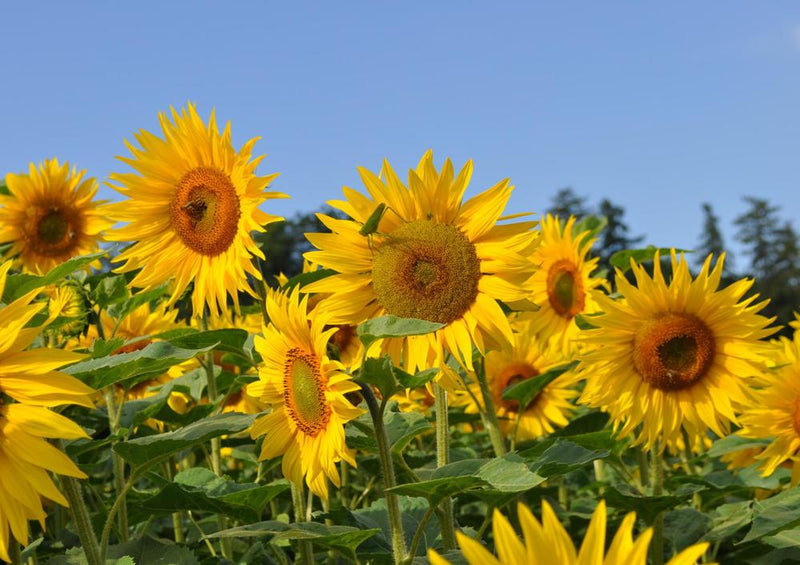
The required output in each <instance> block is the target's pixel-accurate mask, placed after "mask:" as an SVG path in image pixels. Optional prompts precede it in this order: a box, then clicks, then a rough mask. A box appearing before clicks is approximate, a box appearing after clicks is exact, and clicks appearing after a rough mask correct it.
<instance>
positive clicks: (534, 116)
mask: <svg viewBox="0 0 800 565" xmlns="http://www.w3.org/2000/svg"><path fill="white" fill-rule="evenodd" d="M3 21H4V25H3V31H2V49H0V70H1V71H2V74H1V75H0V77H2V78H0V81H2V85H0V108H2V114H1V115H2V117H3V118H2V120H1V122H2V127H1V128H0V132H1V133H2V135H0V171H2V172H15V171H22V170H25V169H26V168H27V164H28V163H29V162H30V161H37V162H38V161H40V160H42V159H44V158H46V157H50V156H57V157H59V158H60V159H62V160H68V161H70V162H71V163H73V164H75V165H77V166H78V167H80V168H86V169H88V171H89V173H90V174H91V175H94V176H97V177H98V178H100V179H105V178H106V177H107V175H108V173H110V172H111V171H122V170H126V167H125V165H124V164H122V163H120V162H118V161H116V160H115V159H114V157H115V156H116V155H126V154H127V150H126V149H125V147H124V145H123V139H125V138H127V139H132V133H133V132H134V131H136V130H138V129H140V128H144V129H149V130H151V131H152V130H155V129H156V128H157V113H158V111H160V110H166V109H168V108H169V106H170V105H175V106H180V105H182V104H184V103H185V102H186V101H194V102H196V103H197V104H198V109H199V111H200V113H201V115H203V116H207V115H208V113H209V112H210V110H211V108H212V107H216V110H217V115H218V117H219V118H220V119H222V120H230V121H231V122H232V127H233V136H234V142H235V143H236V144H237V145H239V144H241V143H243V142H244V141H245V140H246V139H249V138H250V137H253V136H261V137H262V138H263V139H262V141H260V142H259V143H258V144H257V145H256V149H257V151H258V152H259V153H266V154H267V158H266V159H265V160H264V161H263V164H262V165H261V168H260V169H259V170H260V171H261V172H262V173H267V172H271V171H280V172H281V177H280V178H279V179H278V181H277V182H276V183H275V185H274V187H275V189H277V190H281V191H284V192H286V193H288V194H289V195H291V196H292V199H291V200H287V201H281V202H278V203H275V204H274V205H271V206H270V207H269V210H270V211H273V212H275V213H279V214H283V215H292V214H294V213H295V212H296V211H311V210H314V209H317V208H318V207H319V206H321V205H322V203H323V202H324V201H325V200H328V199H332V198H339V197H340V195H341V187H342V185H348V186H353V187H360V183H359V181H358V176H357V173H356V166H357V165H362V166H366V167H368V168H372V169H373V170H376V169H377V168H378V167H379V164H380V161H381V159H382V158H384V157H387V158H389V160H390V161H391V162H392V164H393V165H394V167H395V169H396V170H398V171H399V170H406V169H407V168H408V167H409V166H412V165H414V164H415V163H416V161H417V160H418V159H419V157H420V156H421V155H422V153H423V152H424V151H425V150H426V149H428V148H433V150H434V154H435V156H436V157H437V162H441V160H442V159H443V158H444V157H446V156H450V157H452V158H453V159H454V160H455V161H456V163H457V164H460V163H462V162H463V161H464V160H465V159H467V158H472V159H473V160H474V162H475V174H474V176H473V182H472V185H471V189H470V191H469V194H474V193H476V192H477V191H478V190H480V189H483V188H487V187H488V186H491V185H492V184H494V183H495V182H496V181H498V180H500V179H502V178H504V177H510V178H511V180H512V183H513V184H514V185H516V187H517V189H516V191H515V193H514V194H513V196H512V200H511V203H510V208H509V210H510V211H512V212H522V211H532V212H539V211H541V210H543V209H544V208H546V207H547V205H548V204H549V198H550V196H551V195H552V194H553V193H554V192H555V191H556V190H557V189H558V188H560V187H564V186H572V187H573V188H574V189H575V190H576V191H577V192H578V193H580V194H585V195H587V196H589V197H590V198H591V199H592V200H593V201H595V202H596V201H597V200H599V199H600V198H602V197H609V198H611V199H612V200H613V201H615V202H616V203H618V204H621V205H622V206H624V207H625V208H626V211H627V218H628V221H629V223H630V225H631V226H632V229H633V232H635V233H645V234H647V242H648V243H655V244H658V245H675V246H680V247H688V248H691V247H692V246H693V245H694V244H695V243H696V241H697V238H698V235H699V232H700V227H701V214H700V203H701V202H703V201H710V202H712V203H713V204H714V206H715V208H716V211H717V213H718V214H719V215H720V216H721V217H722V219H723V222H724V224H723V228H724V229H725V233H726V235H727V236H728V238H729V239H730V238H731V236H732V231H733V228H732V226H731V225H730V224H731V221H732V220H733V218H734V217H735V216H736V215H737V214H739V213H741V212H742V211H743V209H744V205H743V203H742V201H741V197H742V196H743V195H746V194H754V195H758V196H761V197H764V198H768V199H769V200H771V201H772V202H774V203H775V204H778V205H780V206H781V207H782V214H783V215H784V217H786V218H787V219H793V220H794V219H796V218H798V216H799V215H800V197H798V196H797V194H798V190H800V166H798V164H799V163H800V159H798V156H800V3H797V2H788V1H787V2H779V1H776V2H752V1H749V2H744V1H731V2H665V3H659V4H654V3H634V2H614V1H609V2H588V1H586V2H537V3H534V2H520V3H505V4H500V3H488V2H486V3H477V2H466V1H465V2H403V3H391V4H390V3H378V2H369V3H367V2H339V3H322V2H318V3H293V2H280V3H278V2H274V3H267V2H227V3H222V2H217V3H212V2H135V3H133V2H128V3H123V2H108V3H100V2H94V3H89V2H83V3H79V2H51V3H49V4H48V3H32V2H29V3H23V2H16V3H13V4H8V5H6V6H4V8H3ZM101 192H102V195H103V196H104V197H105V198H115V197H116V196H115V193H114V192H113V191H111V190H109V189H107V188H103V189H102V191H101ZM795 224H797V222H795ZM795 227H800V226H797V225H796V226H795Z"/></svg>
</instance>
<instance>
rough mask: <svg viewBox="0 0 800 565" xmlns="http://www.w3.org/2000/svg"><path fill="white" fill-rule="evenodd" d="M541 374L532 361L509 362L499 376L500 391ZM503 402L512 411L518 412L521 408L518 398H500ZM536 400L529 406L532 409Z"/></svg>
mask: <svg viewBox="0 0 800 565" xmlns="http://www.w3.org/2000/svg"><path fill="white" fill-rule="evenodd" d="M538 374H539V371H538V370H536V367H534V366H533V365H531V364H530V363H523V362H521V361H516V362H513V363H509V364H508V365H506V366H505V367H503V370H502V371H500V374H499V375H498V377H497V380H498V382H499V383H500V393H501V395H502V392H503V391H504V390H505V389H507V388H508V387H510V386H513V385H515V384H517V383H521V382H522V381H527V380H528V379H532V378H533V377H536V376H537V375H538ZM500 402H501V404H502V405H503V406H504V407H505V408H506V410H509V411H511V412H517V411H518V410H519V402H517V401H516V400H503V399H502V398H501V399H500ZM535 403H536V400H534V401H533V402H532V403H531V404H530V405H529V406H528V409H530V408H531V407H532V406H533V405H534V404H535Z"/></svg>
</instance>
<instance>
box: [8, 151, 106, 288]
mask: <svg viewBox="0 0 800 565" xmlns="http://www.w3.org/2000/svg"><path fill="white" fill-rule="evenodd" d="M85 174H86V171H85V170H83V171H80V172H76V170H75V168H74V167H73V169H72V171H70V168H69V163H64V164H63V165H60V164H59V162H58V159H47V160H45V161H44V162H43V163H40V164H39V167H38V169H37V167H36V166H35V165H34V164H33V163H31V164H30V168H29V171H28V174H27V175H26V174H19V175H16V174H12V173H9V174H8V175H6V184H7V185H8V191H9V194H0V243H11V247H10V248H9V249H8V251H6V256H7V257H16V258H18V261H19V263H21V265H22V268H23V269H24V270H25V271H27V272H30V273H35V274H42V273H46V272H47V271H49V270H50V269H52V268H53V267H57V266H58V265H60V264H61V263H63V262H64V261H66V260H67V259H71V258H72V257H77V256H79V255H86V254H88V253H93V252H95V251H97V250H98V243H99V242H100V241H102V238H101V236H100V234H101V232H102V231H103V230H105V229H107V228H108V227H110V225H111V222H109V221H108V220H107V219H106V218H105V217H104V216H103V214H102V213H101V212H100V211H99V210H98V204H100V202H98V201H94V200H92V198H94V195H95V194H96V193H97V181H96V180H95V179H94V178H87V179H84V178H83V177H84V175H85Z"/></svg>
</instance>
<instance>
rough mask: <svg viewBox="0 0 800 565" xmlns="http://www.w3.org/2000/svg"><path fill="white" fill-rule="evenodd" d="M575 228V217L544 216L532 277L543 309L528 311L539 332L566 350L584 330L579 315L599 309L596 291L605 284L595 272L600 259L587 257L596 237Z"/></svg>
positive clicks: (540, 306)
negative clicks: (576, 320) (535, 266)
mask: <svg viewBox="0 0 800 565" xmlns="http://www.w3.org/2000/svg"><path fill="white" fill-rule="evenodd" d="M574 229H575V218H574V217H570V218H569V219H568V220H567V222H566V224H564V222H562V221H561V220H559V219H558V217H553V216H551V215H549V214H548V215H547V216H545V217H544V218H543V219H542V221H541V223H540V230H541V233H542V237H541V240H540V244H539V246H538V247H537V248H536V251H534V253H533V262H534V263H535V264H536V265H537V267H538V269H537V271H536V273H535V274H534V275H533V279H532V281H531V284H532V286H533V294H532V295H531V300H532V301H533V302H534V303H536V304H537V305H538V306H539V310H537V311H534V312H526V313H525V317H526V319H528V320H530V322H531V324H533V330H534V332H535V333H538V334H540V335H541V337H542V338H543V339H551V340H555V341H557V342H558V343H559V344H561V345H562V347H563V348H564V349H565V350H567V349H569V348H570V347H571V346H572V345H573V338H574V337H575V336H576V335H577V334H578V332H579V331H580V329H579V328H578V325H577V323H576V322H575V317H576V316H577V315H578V314H590V313H593V312H596V311H597V309H598V308H597V303H596V302H595V301H594V299H593V298H592V294H593V292H592V291H594V290H595V289H596V288H598V287H599V286H602V285H604V284H605V280H604V279H602V278H597V277H592V275H591V273H592V271H594V269H595V268H596V267H597V262H598V259H597V258H594V259H588V260H587V258H586V254H587V253H588V252H589V249H591V247H592V244H593V243H594V240H593V239H591V238H590V237H589V234H588V232H582V233H578V234H575V233H573V232H574Z"/></svg>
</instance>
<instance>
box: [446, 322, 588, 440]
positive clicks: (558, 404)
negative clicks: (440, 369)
mask: <svg viewBox="0 0 800 565" xmlns="http://www.w3.org/2000/svg"><path fill="white" fill-rule="evenodd" d="M512 328H513V329H514V344H513V346H512V347H506V348H503V349H500V350H494V351H489V352H488V353H486V357H485V361H484V366H485V369H486V382H487V384H488V385H489V391H490V392H491V394H492V399H493V401H494V407H495V410H496V413H497V418H498V420H499V422H500V426H501V427H502V430H503V432H504V433H505V434H507V435H509V436H510V435H511V434H512V433H513V432H514V428H515V427H516V419H517V418H518V417H519V419H520V420H519V427H518V429H517V436H516V439H518V440H526V439H535V438H538V437H541V436H543V435H546V434H549V433H552V432H553V431H555V428H556V427H563V426H566V425H567V424H568V423H569V419H568V418H569V416H570V415H571V413H572V412H573V411H574V410H575V406H574V405H573V404H572V402H571V401H572V400H573V399H574V398H577V396H578V391H577V389H576V385H577V383H578V381H579V380H580V376H579V375H577V374H576V373H575V372H574V371H568V372H566V373H564V374H563V375H561V376H559V377H558V378H556V379H555V380H554V381H553V382H551V383H550V384H548V385H547V386H546V387H545V388H544V390H542V392H540V393H539V395H538V396H537V397H536V398H535V399H534V401H533V402H532V403H531V404H530V405H529V406H528V408H527V410H525V411H524V412H523V413H522V414H521V415H520V413H519V406H518V404H517V402H516V401H509V400H503V399H502V394H503V391H504V390H505V389H506V388H508V387H509V386H511V385H514V384H516V383H518V382H521V381H524V380H527V379H535V378H536V377H537V376H538V375H541V374H543V373H545V372H547V371H549V370H550V369H553V368H555V367H557V366H558V365H563V364H564V363H567V362H568V361H569V359H567V358H566V357H565V356H564V354H563V351H562V349H561V346H560V343H558V342H556V341H545V340H543V339H542V338H541V337H539V336H537V335H536V332H535V331H534V329H533V325H532V324H531V323H529V322H525V321H521V320H519V319H517V320H513V321H512ZM470 388H471V389H472V392H473V395H474V397H475V398H481V392H480V387H479V385H478V384H477V383H471V384H470ZM460 401H466V403H467V409H466V411H467V412H469V413H475V412H477V406H475V402H474V401H473V400H472V395H469V394H468V393H466V392H460V393H457V396H456V399H455V400H454V403H460Z"/></svg>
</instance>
